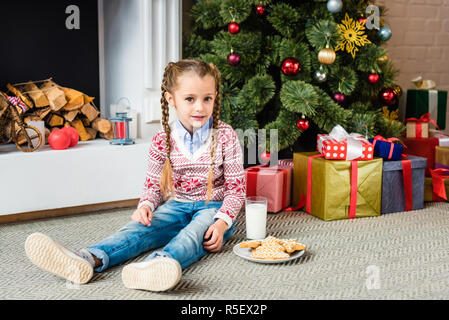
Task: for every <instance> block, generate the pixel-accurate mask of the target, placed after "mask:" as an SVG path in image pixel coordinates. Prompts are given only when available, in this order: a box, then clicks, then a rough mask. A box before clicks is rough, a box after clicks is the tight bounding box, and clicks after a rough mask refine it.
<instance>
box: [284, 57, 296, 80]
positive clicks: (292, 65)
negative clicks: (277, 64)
mask: <svg viewBox="0 0 449 320" xmlns="http://www.w3.org/2000/svg"><path fill="white" fill-rule="evenodd" d="M281 70H282V73H283V74H285V75H286V76H294V75H297V74H298V73H299V72H300V71H301V65H300V64H299V61H298V60H297V59H296V58H292V57H290V58H286V59H284V61H282V65H281Z"/></svg>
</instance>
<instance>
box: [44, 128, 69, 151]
mask: <svg viewBox="0 0 449 320" xmlns="http://www.w3.org/2000/svg"><path fill="white" fill-rule="evenodd" d="M48 144H49V145H50V147H51V148H52V149H54V150H64V149H67V148H68V147H69V145H70V137H69V135H68V134H67V132H66V131H64V130H61V129H54V130H53V131H52V132H51V133H50V135H49V136H48Z"/></svg>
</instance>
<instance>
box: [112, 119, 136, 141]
mask: <svg viewBox="0 0 449 320" xmlns="http://www.w3.org/2000/svg"><path fill="white" fill-rule="evenodd" d="M131 121H132V119H131V118H128V117H127V113H126V112H116V113H115V118H112V119H111V122H112V125H113V126H114V138H113V139H112V140H111V141H110V142H109V143H110V144H120V145H124V144H134V143H135V142H134V140H133V139H131V138H130V137H129V122H131Z"/></svg>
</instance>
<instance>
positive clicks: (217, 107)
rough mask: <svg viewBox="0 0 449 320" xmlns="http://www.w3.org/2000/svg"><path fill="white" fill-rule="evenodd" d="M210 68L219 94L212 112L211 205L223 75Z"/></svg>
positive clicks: (209, 195)
mask: <svg viewBox="0 0 449 320" xmlns="http://www.w3.org/2000/svg"><path fill="white" fill-rule="evenodd" d="M209 66H210V67H211V69H212V73H213V76H214V78H215V89H216V92H217V96H216V97H215V101H214V110H213V112H212V145H211V149H210V158H211V165H210V167H209V176H208V179H207V201H206V202H207V203H209V200H210V197H211V195H212V183H213V166H214V164H215V147H216V137H215V133H216V132H217V129H218V121H219V120H220V106H221V96H220V87H221V75H220V71H219V70H218V68H217V67H216V66H215V65H214V64H213V63H210V64H209Z"/></svg>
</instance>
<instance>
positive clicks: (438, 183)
mask: <svg viewBox="0 0 449 320" xmlns="http://www.w3.org/2000/svg"><path fill="white" fill-rule="evenodd" d="M430 174H431V175H432V186H433V193H434V194H436V195H437V196H438V197H440V198H443V199H444V200H447V194H446V188H445V185H444V180H445V179H449V169H441V168H440V169H435V170H432V169H430Z"/></svg>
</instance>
